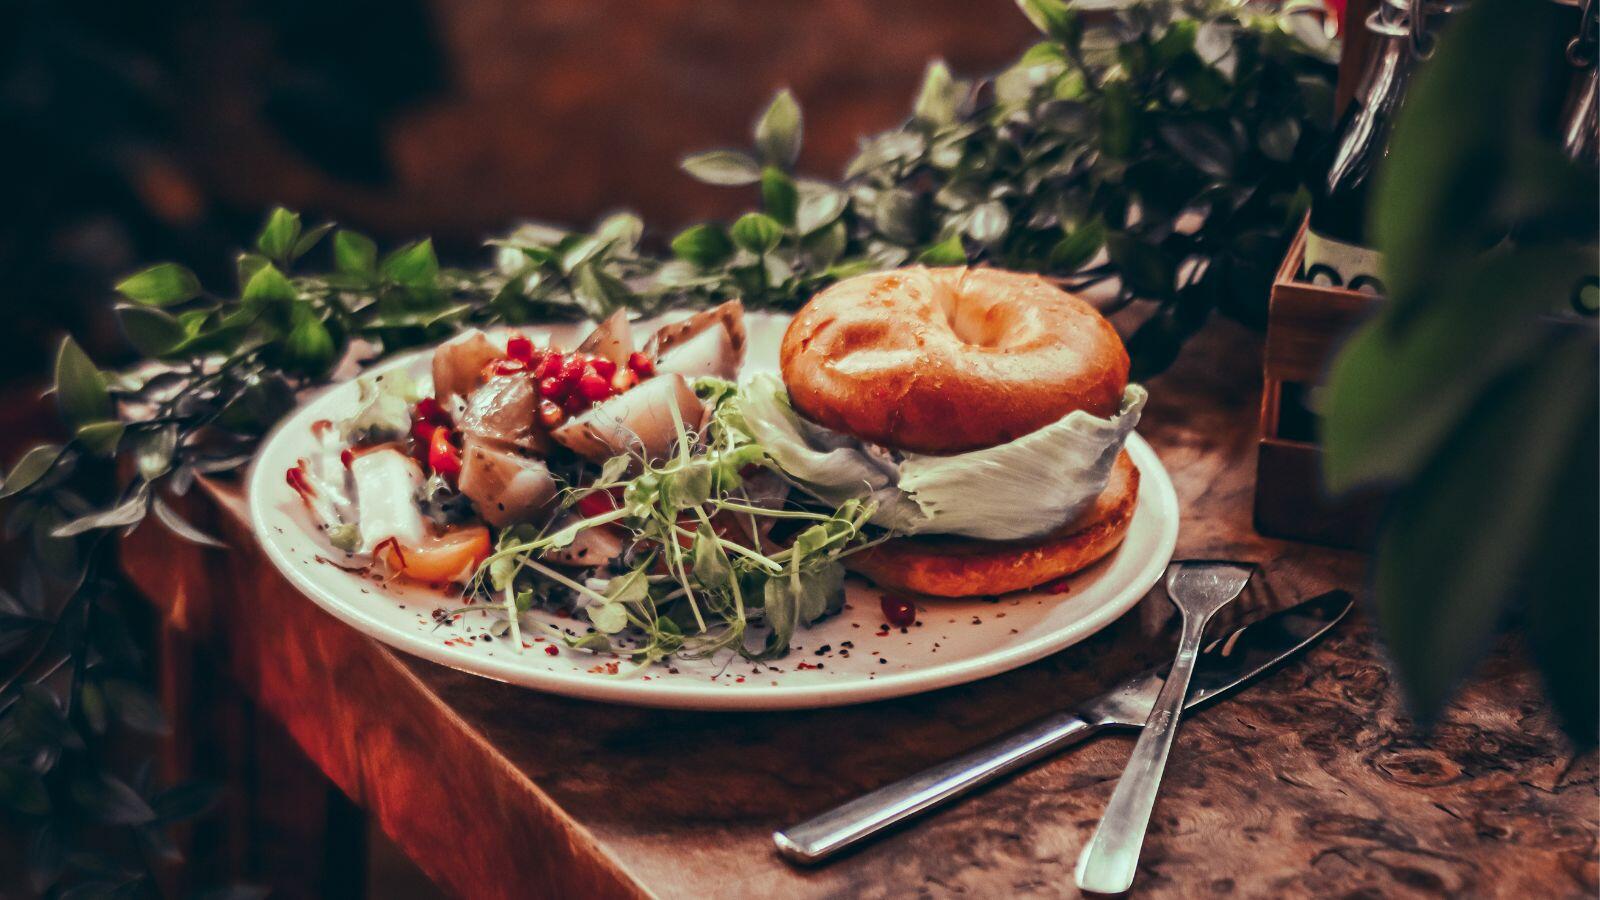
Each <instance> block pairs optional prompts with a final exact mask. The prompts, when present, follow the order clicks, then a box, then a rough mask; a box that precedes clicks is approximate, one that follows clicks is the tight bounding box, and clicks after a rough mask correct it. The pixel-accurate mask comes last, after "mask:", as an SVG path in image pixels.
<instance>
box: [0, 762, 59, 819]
mask: <svg viewBox="0 0 1600 900" xmlns="http://www.w3.org/2000/svg"><path fill="white" fill-rule="evenodd" d="M0 803H4V804H5V805H6V806H8V807H10V808H11V809H13V810H15V811H16V812H19V813H22V814H23V815H27V816H46V815H49V814H50V791H49V790H48V789H46V788H45V785H44V779H42V778H40V777H39V776H38V774H37V773H35V772H33V771H32V770H30V769H27V768H24V767H22V766H10V765H8V766H0Z"/></svg>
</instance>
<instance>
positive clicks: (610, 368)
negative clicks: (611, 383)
mask: <svg viewBox="0 0 1600 900" xmlns="http://www.w3.org/2000/svg"><path fill="white" fill-rule="evenodd" d="M589 368H591V369H593V370H594V372H595V374H596V375H599V376H600V377H601V378H606V379H609V378H610V377H611V376H612V375H615V374H617V364H616V363H614V362H612V361H611V360H609V359H606V358H605V357H604V356H595V357H590V359H589Z"/></svg>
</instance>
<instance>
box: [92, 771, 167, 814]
mask: <svg viewBox="0 0 1600 900" xmlns="http://www.w3.org/2000/svg"><path fill="white" fill-rule="evenodd" d="M71 793H72V799H73V800H74V801H75V802H76V803H77V804H78V805H79V806H80V807H82V808H83V810H84V811H85V812H87V813H88V814H89V816H90V817H91V818H93V819H94V820H96V821H99V822H102V823H104V824H107V825H140V824H143V823H145V822H149V821H151V820H153V819H154V818H155V817H156V813H155V810H153V809H151V808H150V804H149V803H146V802H145V799H144V798H143V797H141V796H139V794H138V792H137V791H135V790H134V789H133V788H131V787H129V786H128V785H127V783H126V782H124V781H123V780H122V779H120V778H118V777H116V776H115V775H112V774H111V773H109V772H105V771H101V772H96V773H94V774H93V775H90V776H88V777H85V778H83V779H81V780H78V781H75V782H73V784H72V791H71Z"/></svg>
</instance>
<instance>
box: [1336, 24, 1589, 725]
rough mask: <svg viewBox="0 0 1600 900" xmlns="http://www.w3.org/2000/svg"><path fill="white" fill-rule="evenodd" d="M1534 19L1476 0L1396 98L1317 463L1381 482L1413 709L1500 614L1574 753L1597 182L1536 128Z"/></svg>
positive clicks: (1433, 706)
mask: <svg viewBox="0 0 1600 900" xmlns="http://www.w3.org/2000/svg"><path fill="white" fill-rule="evenodd" d="M1554 13H1555V7H1554V6H1553V5H1548V4H1533V5H1528V4H1522V3H1517V2H1515V0H1475V2H1474V3H1472V4H1471V5H1470V6H1469V7H1468V8H1467V10H1466V11H1465V12H1463V13H1461V14H1460V17H1459V19H1460V20H1459V22H1457V23H1456V24H1455V25H1454V26H1453V27H1452V29H1451V30H1450V31H1448V32H1446V33H1445V35H1444V37H1443V38H1442V40H1441V41H1440V44H1439V50H1438V53H1437V55H1436V56H1435V57H1434V58H1433V59H1432V60H1431V61H1430V62H1429V63H1428V66H1427V68H1426V69H1425V70H1424V72H1423V73H1422V75H1421V77H1420V79H1419V80H1418V82H1417V83H1416V85H1415V88H1414V90H1413V92H1412V95H1411V96H1410V98H1408V100H1407V104H1406V107H1405V109H1404V111H1403V113H1402V116H1401V119H1400V121H1399V122H1398V123H1397V125H1396V131H1395V136H1394V141H1393V144H1392V150H1391V156H1390V159H1389V162H1388V164H1387V167H1386V168H1385V170H1384V171H1383V173H1382V174H1381V179H1380V182H1379V186H1378V192H1377V198H1378V199H1377V201H1376V203H1375V205H1374V209H1373V210H1372V216H1373V222H1374V228H1375V230H1376V233H1377V235H1378V241H1379V246H1380V249H1381V250H1382V251H1383V254H1384V265H1385V269H1386V283H1387V284H1388V285H1389V289H1390V295H1389V297H1388V301H1387V302H1386V303H1385V304H1384V306H1383V307H1382V310H1381V312H1380V313H1379V314H1378V316H1377V317H1376V318H1375V319H1374V320H1373V321H1371V322H1370V323H1368V324H1367V325H1366V327H1364V328H1363V329H1362V330H1361V331H1360V332H1359V333H1357V334H1356V335H1355V336H1354V337H1353V338H1352V339H1351V341H1350V342H1349V344H1348V345H1347V346H1346V347H1345V348H1344V350H1343V352H1342V353H1341V354H1340V356H1339V357H1338V359H1337V361H1336V362H1335V363H1334V366H1333V370H1332V374H1331V379H1330V394H1329V399H1328V405H1327V409H1326V414H1327V419H1326V428H1325V443H1326V449H1327V456H1326V465H1325V472H1326V476H1327V481H1328V483H1329V486H1330V487H1331V488H1333V489H1335V490H1347V489H1350V488H1354V487H1359V486H1368V485H1386V486H1389V487H1391V488H1392V489H1393V491H1394V494H1393V499H1392V500H1391V502H1390V503H1389V510H1388V516H1387V519H1386V522H1385V524H1384V527H1383V529H1382V534H1381V537H1380V540H1379V545H1378V555H1377V558H1376V562H1375V565H1374V571H1373V577H1374V594H1375V599H1376V604H1377V609H1378V613H1379V621H1380V624H1381V627H1382V632H1383V636H1384V639H1385V642H1386V644H1387V646H1388V648H1389V651H1390V654H1391V655H1392V657H1393V659H1394V661H1395V663H1396V665H1397V666H1398V668H1399V670H1400V674H1401V676H1402V683H1403V685H1404V686H1405V688H1406V693H1407V695H1408V697H1409V699H1410V701H1411V707H1412V709H1413V711H1415V712H1416V713H1417V714H1418V716H1419V717H1421V718H1422V719H1424V720H1431V719H1432V718H1433V717H1434V716H1436V715H1437V714H1438V712H1439V710H1440V708H1441V707H1442V706H1443V704H1444V703H1445V702H1446V701H1447V700H1448V699H1449V696H1450V694H1451V691H1452V689H1453V688H1454V686H1455V684H1456V683H1457V682H1458V681H1459V680H1460V679H1461V678H1462V677H1463V676H1465V675H1466V674H1467V673H1468V672H1469V670H1470V669H1471V666H1472V664H1473V663H1474V662H1475V661H1476V660H1477V659H1478V657H1479V655H1480V654H1481V653H1482V652H1483V651H1484V649H1485V647H1486V645H1487V643H1488V641H1489V639H1490V637H1491V636H1492V635H1493V634H1494V633H1495V631H1496V630H1497V627H1498V626H1499V625H1500V624H1501V621H1502V619H1503V617H1504V615H1505V614H1506V612H1507V610H1508V609H1514V610H1515V611H1516V612H1517V613H1518V614H1520V616H1521V617H1522V620H1523V621H1524V622H1525V623H1526V630H1527V634H1528V637H1529V639H1530V643H1531V645H1532V648H1533V650H1534V652H1535V657H1536V659H1537V660H1538V661H1539V664H1540V667H1541V668H1542V669H1543V670H1544V672H1545V674H1546V676H1547V685H1548V687H1549V689H1550V694H1551V697H1552V699H1553V700H1554V701H1555V703H1556V706H1557V708H1558V709H1559V710H1560V711H1561V712H1562V714H1563V715H1564V718H1565V721H1566V723H1567V725H1568V730H1569V732H1570V733H1571V734H1572V735H1573V736H1574V737H1575V738H1577V739H1578V740H1580V741H1581V742H1584V743H1592V742H1594V740H1595V713H1596V706H1597V702H1600V698H1597V696H1596V685H1597V681H1600V672H1597V664H1596V655H1597V653H1596V640H1597V631H1600V623H1597V604H1600V586H1597V583H1596V572H1595V551H1596V547H1597V545H1600V535H1597V532H1596V527H1597V521H1600V509H1597V495H1600V490H1597V487H1596V469H1597V466H1600V445H1597V434H1596V432H1597V414H1596V410H1597V404H1600V397H1597V393H1596V374H1597V357H1596V335H1597V330H1596V325H1595V320H1594V318H1593V317H1592V314H1593V309H1592V308H1593V303H1592V300H1591V301H1590V302H1589V303H1588V309H1587V310H1585V309H1584V304H1583V303H1582V302H1577V303H1575V302H1574V301H1575V300H1578V299H1579V297H1580V294H1581V291H1582V290H1587V291H1590V292H1592V291H1593V281H1594V278H1595V273H1596V259H1597V254H1600V249H1597V247H1596V244H1595V240H1596V221H1595V214H1594V208H1595V200H1596V197H1597V196H1600V185H1597V182H1596V172H1595V169H1594V166H1593V164H1592V163H1590V164H1588V165H1584V164H1580V163H1576V162H1573V161H1570V160H1568V159H1566V158H1565V157H1564V156H1563V155H1562V153H1561V150H1560V146H1559V143H1558V141H1557V140H1556V138H1555V136H1554V135H1553V133H1552V132H1553V129H1552V128H1551V127H1550V126H1549V123H1548V122H1544V121H1542V120H1541V119H1540V118H1539V110H1541V109H1544V110H1548V109H1550V108H1552V106H1553V104H1550V103H1548V102H1545V101H1547V100H1549V99H1550V98H1551V94H1552V93H1556V92H1559V91H1560V90H1562V89H1563V88H1564V87H1565V84H1564V83H1556V80H1555V79H1552V78H1550V77H1549V75H1548V70H1549V66H1548V63H1549V61H1550V58H1551V54H1550V50H1551V48H1554V47H1558V46H1560V44H1561V42H1562V40H1563V39H1564V38H1565V36H1566V35H1564V34H1563V33H1562V31H1561V27H1560V24H1559V23H1558V22H1557V20H1556V17H1555V15H1554ZM1463 97H1471V98H1472V102H1470V103H1463V102H1461V98H1463ZM1555 99H1556V100H1557V101H1558V102H1559V95H1558V94H1557V96H1556V98H1555ZM1508 236H1509V238H1508ZM1586 281H1587V282H1588V285H1589V286H1588V287H1587V288H1583V289H1580V285H1583V284H1584V283H1585V282H1586ZM1585 313H1587V315H1585Z"/></svg>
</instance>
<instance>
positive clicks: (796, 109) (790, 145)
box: [756, 88, 800, 169]
mask: <svg viewBox="0 0 1600 900" xmlns="http://www.w3.org/2000/svg"><path fill="white" fill-rule="evenodd" d="M756 149H758V150H759V151H761V160H762V162H764V163H766V164H767V165H769V166H778V167H779V168H783V169H787V168H790V167H792V166H793V165H794V161H795V160H796V159H798V158H799V157H800V104H799V103H797V102H795V99H794V94H792V93H790V92H789V89H788V88H784V89H783V90H781V91H779V92H778V95H777V96H776V97H773V98H772V103H771V104H769V105H768V106H767V111H766V112H764V113H762V114H761V118H760V119H758V120H756Z"/></svg>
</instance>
